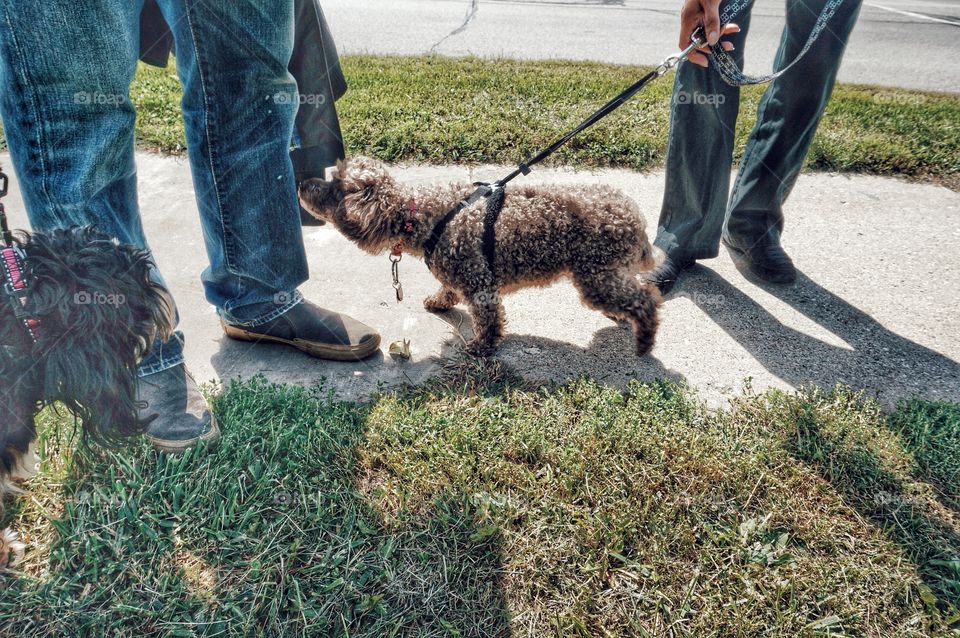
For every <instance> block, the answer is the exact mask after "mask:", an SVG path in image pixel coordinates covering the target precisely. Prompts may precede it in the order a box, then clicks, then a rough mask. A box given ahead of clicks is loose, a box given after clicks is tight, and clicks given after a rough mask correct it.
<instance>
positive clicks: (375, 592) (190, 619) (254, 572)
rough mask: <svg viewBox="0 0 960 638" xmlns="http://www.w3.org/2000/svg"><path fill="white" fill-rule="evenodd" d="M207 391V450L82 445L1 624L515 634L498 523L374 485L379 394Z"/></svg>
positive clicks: (445, 502)
mask: <svg viewBox="0 0 960 638" xmlns="http://www.w3.org/2000/svg"><path fill="white" fill-rule="evenodd" d="M215 406H216V411H217V413H218V418H219V420H220V423H221V428H222V431H223V439H222V440H221V442H220V443H219V445H218V446H217V447H216V448H215V449H212V450H206V449H198V450H193V451H191V452H188V453H187V454H185V455H184V456H181V457H168V456H160V455H156V454H154V453H153V452H152V451H149V450H147V449H146V448H145V447H144V448H141V450H140V451H139V453H137V454H129V453H123V454H121V453H110V452H105V451H99V452H97V451H90V452H78V456H77V457H76V458H75V459H74V462H73V463H72V464H69V465H68V467H67V468H66V474H67V477H66V478H65V480H64V483H63V486H62V489H61V490H57V493H56V495H57V496H59V497H62V498H65V499H66V502H65V503H63V505H62V508H63V511H62V512H55V511H51V512H50V513H49V514H50V522H51V524H52V525H53V533H54V534H55V537H54V538H53V539H52V541H51V543H50V545H51V550H50V557H49V561H48V564H47V565H45V568H46V569H45V571H46V575H45V577H44V578H43V579H42V580H33V579H26V578H21V579H17V580H13V579H11V580H10V581H8V582H7V583H5V584H4V587H3V588H0V635H17V636H24V637H26V636H48V635H72V636H84V635H91V636H94V635H123V636H139V635H150V636H153V635H164V636H168V635H169V636H193V635H204V636H219V635H264V636H288V635H323V636H377V637H380V636H402V635H418V636H449V635H455V636H484V637H486V636H489V637H494V636H497V637H499V636H506V635H508V628H507V626H508V619H507V611H506V604H505V602H504V599H503V595H502V592H501V588H500V579H501V571H502V569H501V565H502V560H501V555H500V545H499V540H498V531H497V528H496V527H495V526H490V525H488V524H487V523H486V522H485V521H484V515H483V512H482V510H483V507H482V504H480V503H478V502H477V501H476V499H475V498H474V497H473V495H471V494H466V493H461V492H458V491H457V490H456V489H454V488H451V489H449V490H446V491H442V492H440V493H437V494H435V495H434V498H433V500H432V502H430V503H428V504H425V505H424V506H423V507H420V508H418V509H417V510H416V511H412V510H409V509H407V508H404V507H403V506H402V505H398V506H397V507H392V508H391V507H388V505H389V504H386V503H382V502H378V501H379V499H382V498H383V494H382V493H381V492H382V490H381V489H380V486H379V484H380V482H382V481H389V480H391V478H390V473H389V471H388V470H386V469H385V468H383V467H380V466H378V462H379V461H378V459H377V458H376V457H368V456H364V453H363V452H361V451H360V448H361V447H362V444H363V441H364V440H365V437H366V427H367V419H368V418H369V417H370V409H372V408H358V407H357V406H356V405H354V404H343V403H339V402H337V401H335V400H333V398H332V396H331V395H324V394H323V393H322V392H320V391H319V390H315V391H313V392H309V391H306V390H303V389H301V388H297V387H291V386H274V385H270V384H267V383H266V382H265V381H264V380H263V379H254V380H253V381H251V382H248V383H245V384H236V385H231V386H230V387H228V388H227V389H226V390H225V391H224V393H223V394H222V395H221V396H219V397H218V398H217V399H216V401H215ZM375 503H376V504H375ZM46 505H50V504H46ZM384 508H386V509H384ZM387 510H389V513H388V512H387ZM26 522H27V521H21V525H22V524H24V523H26ZM37 540H38V539H33V542H36V541H37ZM11 631H12V633H9V632H11Z"/></svg>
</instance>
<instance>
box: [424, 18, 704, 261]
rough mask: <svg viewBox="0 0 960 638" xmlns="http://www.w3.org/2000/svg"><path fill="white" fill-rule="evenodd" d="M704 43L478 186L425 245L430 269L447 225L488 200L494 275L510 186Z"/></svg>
mask: <svg viewBox="0 0 960 638" xmlns="http://www.w3.org/2000/svg"><path fill="white" fill-rule="evenodd" d="M703 42H705V39H704V37H703V33H702V30H698V31H697V32H695V33H694V35H693V37H692V38H691V42H690V45H689V46H688V47H687V48H686V49H684V50H683V51H681V52H680V53H678V54H676V55H671V56H669V57H668V58H666V59H665V60H664V61H663V62H661V63H660V65H659V66H657V67H656V68H655V69H654V70H652V71H650V72H649V73H647V74H646V75H644V76H643V77H642V78H640V79H639V80H637V81H636V82H634V83H633V84H631V85H630V86H628V87H627V88H626V89H624V90H623V91H621V92H620V93H619V94H618V95H617V96H616V97H614V98H613V99H611V100H610V101H609V102H607V103H606V104H604V105H603V106H602V107H600V108H599V109H597V110H596V111H594V112H593V114H591V115H590V116H589V117H587V118H586V119H585V120H583V121H582V122H581V123H580V124H579V125H578V126H577V127H576V128H574V129H571V130H570V131H569V132H567V133H566V134H565V135H564V136H563V137H560V138H559V139H557V140H556V141H555V142H554V143H553V144H551V145H550V146H548V147H547V148H545V149H543V150H542V151H540V152H539V153H537V154H536V155H534V156H532V157H530V158H528V159H527V160H526V161H524V162H521V163H520V164H519V165H518V166H517V168H515V169H514V170H513V171H511V172H510V174H509V175H507V176H505V177H504V178H503V179H500V180H498V181H496V182H494V183H493V184H490V183H487V182H477V183H475V184H474V185H475V186H476V187H477V189H476V190H475V191H473V193H471V194H470V195H469V196H467V197H465V198H464V199H462V200H460V202H458V203H457V205H456V206H454V207H453V208H451V209H450V210H449V211H447V214H446V215H444V216H443V217H442V218H441V219H440V221H439V222H438V223H437V225H436V226H434V227H433V231H432V232H431V233H430V237H429V238H427V241H426V242H425V243H424V245H423V253H424V258H425V259H426V261H427V265H428V266H429V264H430V259H431V257H432V255H433V251H434V250H435V249H436V247H437V244H438V243H439V242H440V238H441V237H442V236H443V232H444V230H446V228H447V225H448V224H449V223H450V222H451V221H452V220H453V218H454V217H456V216H457V215H458V214H460V212H461V211H463V210H464V209H465V208H467V207H469V206H472V205H473V204H475V203H476V202H478V201H479V200H481V199H483V198H487V199H488V202H487V209H486V212H485V214H484V219H483V253H484V257H485V258H486V260H487V265H488V266H489V267H490V270H491V271H493V264H494V261H495V259H496V241H495V233H494V226H495V225H496V223H497V219H499V217H500V211H501V210H502V209H503V203H504V199H505V192H504V189H505V187H506V185H507V184H509V183H510V182H512V181H513V180H514V179H516V178H517V177H519V176H520V175H529V174H530V172H531V170H532V167H533V166H536V165H537V164H539V163H540V162H542V161H543V160H545V159H547V158H548V157H550V156H551V155H553V154H554V153H556V152H557V151H558V150H559V149H560V148H561V147H563V146H564V145H565V144H566V143H567V142H569V141H570V140H571V139H573V138H574V137H576V136H577V135H579V134H580V133H583V132H584V131H585V130H587V129H588V128H590V127H591V126H593V125H594V124H596V123H597V122H599V121H600V120H602V119H603V118H605V117H607V116H608V115H610V114H611V113H613V112H614V111H616V110H617V109H618V108H620V107H621V106H623V105H624V104H625V103H626V102H627V101H628V100H629V99H630V98H632V97H633V96H634V95H636V94H637V93H638V92H639V91H640V90H641V89H642V88H643V87H645V86H646V85H647V84H649V83H650V82H651V81H652V80H655V79H657V78H658V77H660V76H661V75H663V74H664V73H666V72H667V71H669V70H670V69H672V68H673V67H675V66H676V65H677V64H679V63H680V62H681V61H682V60H684V59H685V58H686V57H687V55H689V54H690V52H691V51H693V50H694V49H696V48H697V47H699V46H702V45H703Z"/></svg>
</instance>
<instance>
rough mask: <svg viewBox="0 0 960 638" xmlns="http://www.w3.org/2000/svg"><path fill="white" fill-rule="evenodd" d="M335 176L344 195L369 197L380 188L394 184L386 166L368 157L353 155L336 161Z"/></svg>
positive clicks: (386, 187)
mask: <svg viewBox="0 0 960 638" xmlns="http://www.w3.org/2000/svg"><path fill="white" fill-rule="evenodd" d="M337 178H338V180H339V185H340V189H341V190H342V191H343V193H344V195H346V196H350V195H358V194H359V195H360V196H361V198H364V199H370V198H372V197H373V196H374V194H375V193H376V192H377V191H379V190H382V189H388V188H391V187H392V186H393V185H394V182H393V178H391V177H390V173H389V172H387V169H386V167H385V166H384V165H383V164H382V163H380V162H378V161H376V160H374V159H371V158H369V157H363V156H360V157H354V158H352V159H350V160H341V161H339V162H338V163H337Z"/></svg>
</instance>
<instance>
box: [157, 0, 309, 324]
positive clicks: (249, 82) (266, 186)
mask: <svg viewBox="0 0 960 638" xmlns="http://www.w3.org/2000/svg"><path fill="white" fill-rule="evenodd" d="M269 4H270V7H269V10H265V9H264V7H263V3H261V2H257V1H255V0H234V1H232V2H200V1H198V0H161V2H160V7H161V10H162V11H163V13H164V16H165V18H166V20H167V23H168V24H170V25H171V26H172V29H173V33H174V39H175V41H176V52H177V71H178V73H179V74H180V80H181V82H182V84H183V89H184V95H183V118H184V122H185V124H186V132H187V145H188V148H189V155H190V165H191V169H192V172H193V180H194V187H195V189H196V193H197V204H198V206H199V209H200V218H201V222H202V225H203V233H204V240H205V243H206V249H207V254H208V256H209V259H210V265H209V267H208V268H207V269H206V270H205V271H204V272H203V275H202V278H203V284H204V288H205V291H206V295H207V299H208V300H209V301H210V303H212V304H213V305H214V306H216V307H217V309H218V311H219V313H220V315H221V317H223V319H224V320H225V321H226V322H228V323H231V324H236V325H255V324H259V323H262V322H264V321H269V320H271V319H274V318H276V317H278V316H280V315H281V314H283V313H284V312H286V311H287V310H289V309H290V308H291V307H293V306H294V305H296V304H297V303H299V301H300V300H301V297H300V294H299V293H298V292H297V286H299V285H300V284H301V283H303V282H304V281H306V279H307V262H306V257H305V254H304V249H303V239H302V236H301V230H300V212H299V211H300V209H299V205H298V202H297V194H296V193H297V189H296V184H295V183H294V174H293V167H292V164H291V161H290V154H289V151H290V139H291V136H292V133H293V122H294V118H295V117H296V113H297V100H277V99H274V96H276V95H277V94H284V95H297V86H296V83H295V82H294V80H293V77H292V76H291V75H290V73H289V72H288V71H287V66H288V63H289V61H290V54H291V51H292V50H293V33H294V31H293V0H276V1H274V2H272V3H269Z"/></svg>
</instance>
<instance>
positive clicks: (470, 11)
mask: <svg viewBox="0 0 960 638" xmlns="http://www.w3.org/2000/svg"><path fill="white" fill-rule="evenodd" d="M479 10H480V0H470V6H469V7H467V15H466V16H465V17H464V19H463V23H462V24H461V25H460V26H459V27H457V28H456V29H454V30H453V31H451V32H450V33H448V34H447V35H445V36H443V37H442V38H440V40H438V41H437V42H436V44H434V45H433V46H432V47H430V53H436V51H437V48H438V47H439V46H440V45H441V44H443V43H444V42H446V41H447V40H449V39H450V38H452V37H453V36H455V35H458V34H460V33H463V32H464V31H466V30H467V27H469V26H470V23H471V22H473V19H474V18H475V17H477V12H478V11H479Z"/></svg>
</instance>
